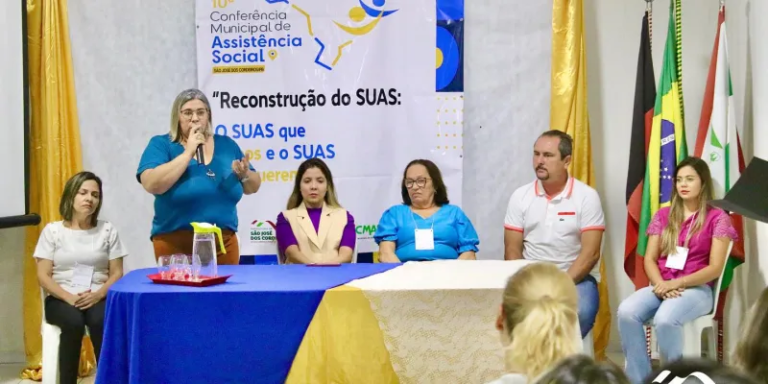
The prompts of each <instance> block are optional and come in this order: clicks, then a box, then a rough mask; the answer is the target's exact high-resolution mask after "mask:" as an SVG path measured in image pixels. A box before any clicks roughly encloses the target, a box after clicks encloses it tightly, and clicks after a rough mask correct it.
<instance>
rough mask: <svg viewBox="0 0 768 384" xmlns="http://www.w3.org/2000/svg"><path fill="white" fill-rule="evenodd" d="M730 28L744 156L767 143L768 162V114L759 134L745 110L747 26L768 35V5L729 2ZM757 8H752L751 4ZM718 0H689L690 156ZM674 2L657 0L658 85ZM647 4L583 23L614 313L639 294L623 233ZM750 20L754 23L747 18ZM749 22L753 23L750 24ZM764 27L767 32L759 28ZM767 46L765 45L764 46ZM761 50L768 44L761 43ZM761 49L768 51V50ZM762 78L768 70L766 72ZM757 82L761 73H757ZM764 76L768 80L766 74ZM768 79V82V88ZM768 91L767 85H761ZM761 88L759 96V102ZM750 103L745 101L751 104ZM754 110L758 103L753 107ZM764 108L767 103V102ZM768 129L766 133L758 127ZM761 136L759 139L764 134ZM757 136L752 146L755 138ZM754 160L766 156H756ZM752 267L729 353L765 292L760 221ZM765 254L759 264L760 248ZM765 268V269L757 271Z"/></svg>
mask: <svg viewBox="0 0 768 384" xmlns="http://www.w3.org/2000/svg"><path fill="white" fill-rule="evenodd" d="M726 3H727V12H726V23H727V25H728V40H729V53H730V57H731V76H732V80H733V86H734V99H735V103H736V110H737V124H738V125H739V126H740V127H742V129H743V130H744V131H745V132H744V133H745V135H744V136H745V137H744V142H745V147H744V150H745V152H746V154H747V156H748V157H747V158H748V159H749V158H751V155H752V153H753V151H754V150H755V149H757V148H759V146H758V143H762V145H763V148H766V149H763V150H762V151H763V154H762V156H763V157H766V156H768V146H766V143H768V134H766V133H765V131H766V127H768V114H766V112H762V111H760V112H758V111H757V108H755V121H754V123H755V124H754V126H755V128H754V135H753V132H752V130H753V124H752V117H751V113H752V108H751V107H749V106H748V107H747V108H745V104H746V105H748V104H749V103H751V101H752V96H750V95H749V92H750V88H748V87H747V84H748V83H747V77H748V66H747V63H748V60H747V54H748V52H747V51H748V39H747V36H748V27H749V26H751V27H752V28H753V29H752V36H767V35H768V30H767V29H766V23H765V22H764V21H762V22H760V23H753V22H752V21H753V20H756V19H757V16H755V15H757V14H762V15H766V14H768V10H765V8H763V12H762V13H760V12H758V11H757V9H758V7H765V6H766V1H765V0H757V1H755V0H751V1H750V0H728V1H726ZM750 3H751V4H750ZM758 3H760V4H759V5H758ZM718 4H719V3H718V1H715V0H711V1H710V0H706V1H702V0H684V1H683V93H684V96H685V118H686V121H685V123H686V135H687V139H688V149H689V153H690V154H691V155H692V154H693V152H694V147H695V143H696V135H697V131H698V123H699V118H700V113H701V103H702V99H703V94H704V87H705V84H706V76H707V71H708V69H709V60H710V57H711V53H712V48H713V44H714V37H715V32H716V26H717V14H718ZM668 7H669V2H668V1H662V0H658V1H655V2H654V9H653V59H654V60H653V61H654V69H655V72H656V83H657V85H658V76H659V73H660V71H661V61H662V57H663V49H664V42H665V38H666V34H667V23H668V21H669V10H668ZM644 10H645V2H644V1H640V0H637V1H615V0H585V25H586V26H587V31H586V34H587V52H588V63H587V68H588V82H589V103H590V104H589V107H590V118H591V122H592V133H593V136H592V140H593V142H592V145H593V155H594V156H595V157H594V161H595V164H596V176H597V181H598V191H599V192H600V195H601V196H602V198H603V209H604V210H605V211H606V221H607V224H608V230H607V232H606V242H605V247H606V249H607V251H606V253H605V254H606V255H607V256H608V257H607V258H606V263H607V270H608V271H609V272H608V273H609V275H611V278H610V280H609V288H610V293H611V300H610V301H611V308H612V311H613V313H615V311H616V308H618V304H619V302H620V301H621V299H622V298H624V297H626V296H627V295H629V294H630V293H631V292H632V291H633V286H632V284H631V282H630V280H629V278H628V277H627V276H626V274H625V272H624V269H623V254H624V232H625V223H626V208H625V187H626V175H627V166H628V162H629V154H628V153H627V149H628V147H629V141H630V137H629V134H630V130H631V123H632V108H633V102H634V100H633V98H634V93H633V92H634V85H635V84H634V83H635V71H636V69H637V54H638V48H639V44H640V26H641V19H642V15H643V12H644ZM748 14H749V15H751V18H748ZM750 23H751V25H750ZM758 28H761V29H762V30H761V31H758V30H757V29H758ZM763 41H765V40H763ZM752 44H753V47H752V50H753V52H752V58H753V60H755V59H756V56H755V51H756V50H757V47H756V46H755V45H757V44H758V42H756V41H755V39H752ZM759 44H765V43H764V42H759ZM762 49H763V50H766V49H768V48H766V47H765V45H763V47H762ZM760 65H761V66H758V65H757V63H754V62H753V63H752V66H753V67H754V68H766V66H768V57H765V56H762V62H761V64H760ZM763 72H764V71H763ZM752 75H753V77H754V78H757V76H756V74H755V73H754V72H753V73H752ZM759 75H760V76H763V77H765V75H763V74H762V73H760V74H759ZM766 81H768V78H766V79H764V80H763V82H766ZM763 87H764V88H765V89H766V90H768V86H766V85H763ZM757 88H758V87H757V85H755V90H754V91H753V92H754V94H755V95H754V98H755V100H757V94H758V92H757ZM763 92H764V93H763V94H762V97H763V100H764V101H768V92H766V91H763ZM745 102H746V103H745ZM755 105H760V104H759V103H757V102H756V103H755ZM763 105H765V104H763ZM758 113H762V114H763V115H762V116H761V118H762V121H763V122H762V123H758ZM758 124H762V127H763V130H762V131H761V130H759V129H757V127H758V126H759V125H758ZM758 132H759V133H758ZM753 136H754V140H753ZM755 154H758V155H759V154H760V153H759V152H755ZM747 227H748V233H747V236H749V237H750V241H749V242H748V244H747V247H748V249H747V253H748V255H747V264H746V265H747V266H748V267H749V268H743V267H742V268H738V269H737V273H736V282H735V283H734V289H732V290H731V293H730V295H729V299H728V300H729V301H728V308H727V317H726V347H727V349H728V350H730V349H731V348H732V346H733V344H734V341H735V340H734V339H735V337H729V336H736V335H737V330H738V326H739V322H740V320H741V315H742V313H743V312H744V311H745V310H746V308H747V306H748V305H749V304H751V303H752V302H753V301H754V300H755V298H756V295H757V293H759V290H760V289H762V287H764V286H765V280H766V276H768V272H767V271H768V268H766V265H765V264H768V262H766V261H765V259H766V258H768V254H766V251H765V250H766V249H768V244H765V240H763V245H762V247H757V246H758V245H760V244H759V243H758V242H756V240H755V239H756V236H755V235H756V232H755V225H754V223H749V224H748V226H747ZM759 229H760V230H761V231H762V232H759V233H761V236H762V237H763V239H765V238H766V236H765V233H768V232H767V231H768V230H767V229H766V228H765V226H763V225H761V226H759ZM758 249H763V250H764V251H763V253H764V255H763V256H762V258H763V261H762V262H761V261H760V260H759V258H758V257H757V254H758V253H757V250H758ZM755 266H759V268H754V267H755ZM619 343H620V341H619V337H618V333H617V332H616V322H615V316H614V322H613V324H612V334H611V344H610V350H614V351H620V344H619Z"/></svg>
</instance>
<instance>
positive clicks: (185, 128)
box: [170, 88, 213, 143]
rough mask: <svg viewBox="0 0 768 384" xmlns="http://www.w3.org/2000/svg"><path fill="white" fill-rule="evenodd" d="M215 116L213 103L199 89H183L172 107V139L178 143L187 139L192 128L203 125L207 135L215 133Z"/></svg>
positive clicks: (202, 130)
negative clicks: (212, 114) (212, 109)
mask: <svg viewBox="0 0 768 384" xmlns="http://www.w3.org/2000/svg"><path fill="white" fill-rule="evenodd" d="M212 121H213V117H212V116H211V104H210V103H209V102H208V98H207V97H205V94H204V93H203V91H201V90H199V89H194V88H192V89H187V90H184V91H181V93H179V95H178V96H176V100H174V101H173V106H172V107H171V132H170V135H171V141H173V142H175V143H178V142H181V141H182V140H186V138H187V136H189V131H190V129H191V128H192V127H193V126H195V127H197V126H201V127H202V129H201V131H200V132H201V133H202V134H204V135H205V137H209V136H211V135H213V125H212Z"/></svg>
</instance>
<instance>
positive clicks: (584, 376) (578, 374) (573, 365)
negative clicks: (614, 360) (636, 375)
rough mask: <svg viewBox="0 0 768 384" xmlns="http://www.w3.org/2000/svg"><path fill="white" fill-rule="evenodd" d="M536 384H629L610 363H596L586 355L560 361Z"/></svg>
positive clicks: (625, 377)
mask: <svg viewBox="0 0 768 384" xmlns="http://www.w3.org/2000/svg"><path fill="white" fill-rule="evenodd" d="M536 384H629V379H628V378H627V376H626V375H625V374H624V372H623V371H622V370H621V369H619V368H618V367H616V366H614V365H613V364H611V363H605V362H603V363H598V362H596V361H595V360H594V359H592V358H591V357H589V356H586V355H574V356H571V357H568V358H566V359H564V360H561V361H560V362H559V363H558V364H557V365H556V366H555V367H554V368H552V369H550V370H549V372H548V373H547V374H545V375H544V376H543V377H542V378H540V379H539V380H536Z"/></svg>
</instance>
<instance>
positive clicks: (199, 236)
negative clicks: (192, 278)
mask: <svg viewBox="0 0 768 384" xmlns="http://www.w3.org/2000/svg"><path fill="white" fill-rule="evenodd" d="M192 241H193V243H192V256H193V257H194V256H195V255H197V256H198V257H199V258H200V276H206V277H217V276H219V273H218V270H217V269H218V268H217V265H216V235H215V234H213V233H195V237H194V239H193V240H192Z"/></svg>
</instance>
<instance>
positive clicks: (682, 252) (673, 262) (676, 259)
mask: <svg viewBox="0 0 768 384" xmlns="http://www.w3.org/2000/svg"><path fill="white" fill-rule="evenodd" d="M686 260H688V248H686V247H681V246H677V253H675V254H674V255H667V263H666V265H665V266H666V267H667V268H671V269H677V270H679V271H682V270H683V268H685V262H686Z"/></svg>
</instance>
